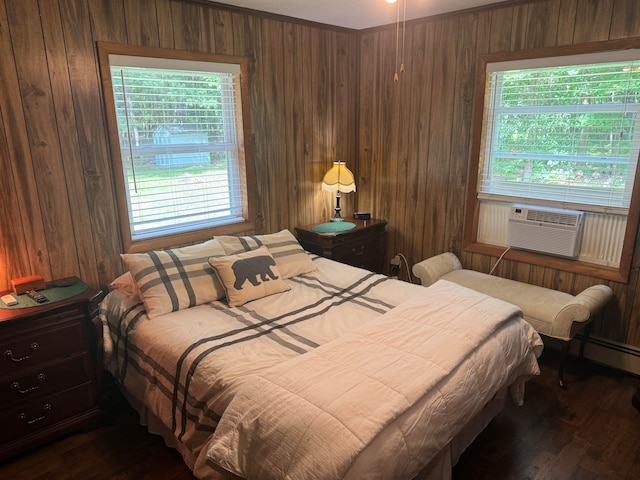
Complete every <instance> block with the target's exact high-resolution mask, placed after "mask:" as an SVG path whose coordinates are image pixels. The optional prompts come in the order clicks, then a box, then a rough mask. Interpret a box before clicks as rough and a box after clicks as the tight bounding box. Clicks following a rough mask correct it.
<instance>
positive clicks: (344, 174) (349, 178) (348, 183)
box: [322, 162, 356, 222]
mask: <svg viewBox="0 0 640 480" xmlns="http://www.w3.org/2000/svg"><path fill="white" fill-rule="evenodd" d="M322 190H324V191H326V192H336V211H335V214H334V215H333V217H331V221H332V222H342V221H343V220H344V219H343V218H342V215H340V194H341V193H349V192H355V191H356V182H355V180H354V178H353V173H351V170H349V169H348V168H347V166H346V164H345V163H344V162H333V167H331V170H329V171H328V172H327V173H325V175H324V178H323V179H322Z"/></svg>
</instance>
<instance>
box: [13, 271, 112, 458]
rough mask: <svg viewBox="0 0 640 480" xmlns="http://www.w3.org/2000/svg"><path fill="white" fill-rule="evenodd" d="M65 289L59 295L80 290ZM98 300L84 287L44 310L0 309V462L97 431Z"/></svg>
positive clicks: (97, 295)
mask: <svg viewBox="0 0 640 480" xmlns="http://www.w3.org/2000/svg"><path fill="white" fill-rule="evenodd" d="M73 281H74V282H76V283H75V285H69V286H68V287H66V288H76V289H80V288H83V287H86V285H85V284H82V283H81V282H80V280H79V279H75V278H74V279H73ZM63 288H64V287H60V288H59V290H62V289H63ZM72 291H73V290H69V292H72ZM43 293H44V294H45V296H46V294H47V290H44V291H43ZM63 296H64V293H62V295H61V297H63ZM100 297H101V292H100V291H97V290H94V289H92V288H91V287H89V288H86V289H85V290H84V291H82V292H80V293H78V294H76V295H73V296H71V297H70V298H65V299H62V300H59V301H52V302H50V303H47V304H42V305H36V306H31V307H26V308H16V309H5V308H1V309H0V355H1V356H2V358H0V424H2V429H0V461H2V460H5V459H7V458H8V457H11V456H13V455H16V454H18V453H21V452H22V451H24V450H27V449H29V448H32V447H35V446H37V445H40V444H42V443H44V442H47V441H49V440H52V439H54V438H56V437H59V436H61V435H64V434H66V433H69V432H71V431H73V430H77V429H88V428H92V427H94V426H97V424H98V421H99V418H100V410H99V407H98V375H99V372H100V363H101V360H100V359H101V351H102V349H101V345H102V326H101V324H100V321H99V319H98V302H99V301H100V299H101V298H100Z"/></svg>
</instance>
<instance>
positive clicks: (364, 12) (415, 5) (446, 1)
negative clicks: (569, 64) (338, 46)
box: [212, 0, 505, 30]
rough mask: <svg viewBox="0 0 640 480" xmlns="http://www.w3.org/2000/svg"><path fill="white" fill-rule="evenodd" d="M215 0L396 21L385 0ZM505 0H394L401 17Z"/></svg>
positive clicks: (351, 22)
mask: <svg viewBox="0 0 640 480" xmlns="http://www.w3.org/2000/svg"><path fill="white" fill-rule="evenodd" d="M212 1H215V2H216V3H223V4H227V5H234V6H237V7H243V8H250V9H252V10H260V11H263V12H269V13H277V14H279V15H286V16H288V17H294V18H299V19H303V20H310V21H312V22H319V23H326V24H329V25H336V26H339V27H346V28H353V29H357V30H360V29H363V28H369V27H377V26H380V25H388V24H392V23H395V22H396V18H397V11H398V4H397V3H393V4H390V3H387V2H386V1H385V0H212ZM499 1H505V0H398V2H399V3H400V18H401V20H402V18H403V14H404V7H405V2H406V14H407V15H406V19H407V20H411V19H414V18H421V17H428V16H431V15H438V14H440V13H447V12H453V11H456V10H464V9H467V8H473V7H479V6H481V5H488V4H490V3H499Z"/></svg>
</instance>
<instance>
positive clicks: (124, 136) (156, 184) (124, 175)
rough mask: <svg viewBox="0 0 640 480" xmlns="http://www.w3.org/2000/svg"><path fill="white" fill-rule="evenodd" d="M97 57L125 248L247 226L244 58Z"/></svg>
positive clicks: (110, 51) (155, 53)
mask: <svg viewBox="0 0 640 480" xmlns="http://www.w3.org/2000/svg"><path fill="white" fill-rule="evenodd" d="M131 48H135V50H136V51H134V52H128V49H131ZM122 50H125V51H124V52H123V51H122ZM99 51H100V53H101V69H102V75H103V88H104V90H105V91H104V94H105V106H106V110H107V116H108V119H109V129H110V134H111V148H112V156H113V157H114V167H115V168H114V171H116V177H117V178H116V185H117V186H118V202H119V212H120V217H121V218H120V219H121V228H122V230H123V232H122V236H123V243H124V244H125V249H126V250H127V251H138V250H144V249H148V248H151V247H153V248H155V247H157V246H158V245H162V246H164V245H167V244H175V243H183V242H184V243H186V242H189V241H194V240H200V239H202V238H210V237H211V236H212V232H213V231H216V229H218V230H217V231H216V233H218V232H220V233H222V232H224V233H230V232H232V231H243V230H247V229H249V228H250V226H249V224H250V222H251V214H250V212H251V210H252V209H251V205H250V204H249V203H250V201H251V198H250V195H249V194H248V189H249V188H250V187H249V182H248V181H247V167H248V165H247V164H248V162H247V158H246V150H245V146H244V145H245V137H246V136H247V132H245V128H246V127H245V123H246V122H245V121H244V119H243V115H242V113H243V108H242V105H243V103H242V102H243V100H244V98H243V94H244V96H246V93H244V92H242V88H241V85H242V83H241V74H242V62H243V60H242V59H237V58H236V57H231V58H226V57H224V58H221V57H210V58H209V56H202V55H194V54H187V53H185V52H182V54H180V52H176V51H173V50H160V49H146V48H141V47H126V46H119V45H118V46H116V45H113V44H102V45H100V46H99ZM176 57H188V58H176ZM221 60H230V61H221ZM221 228H222V229H223V230H219V229H221Z"/></svg>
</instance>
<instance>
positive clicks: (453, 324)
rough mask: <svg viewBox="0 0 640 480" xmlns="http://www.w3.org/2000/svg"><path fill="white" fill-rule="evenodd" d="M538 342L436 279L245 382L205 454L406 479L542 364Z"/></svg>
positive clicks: (497, 307)
mask: <svg viewBox="0 0 640 480" xmlns="http://www.w3.org/2000/svg"><path fill="white" fill-rule="evenodd" d="M541 346H542V343H541V342H540V339H539V337H538V335H537V334H536V333H535V331H533V329H532V328H531V327H530V326H529V325H528V324H527V323H526V322H525V321H524V320H522V319H521V318H520V312H519V310H518V309H517V308H516V307H514V306H512V305H510V304H507V303H504V302H501V301H500V300H496V299H493V298H490V297H487V296H484V295H481V294H478V293H476V292H474V291H471V290H468V289H465V288H462V287H459V286H458V285H455V284H453V283H449V282H445V281H440V282H437V283H436V284H435V285H433V286H432V287H429V288H428V289H424V291H423V292H422V293H421V294H420V295H418V296H417V297H414V298H412V299H410V300H408V301H406V302H404V303H403V304H401V305H400V306H398V307H396V308H395V309H393V310H391V311H389V312H388V313H386V314H384V315H383V316H381V317H379V318H377V319H375V320H372V321H371V322H368V323H367V324H366V325H364V326H363V327H361V328H358V329H357V330H355V331H353V332H351V333H349V334H347V335H345V336H343V337H340V338H339V339H337V340H334V341H332V342H329V343H327V344H325V345H322V346H320V347H318V348H316V349H314V350H313V351H311V352H308V353H307V354H305V355H301V356H298V357H295V358H293V359H291V360H288V361H287V362H285V363H283V364H280V365H277V366H275V367H272V368H270V369H268V370H266V371H265V372H264V373H262V374H260V375H256V376H255V377H253V378H251V379H250V380H247V381H246V382H245V383H244V384H243V385H242V386H241V387H240V388H239V390H238V392H237V394H236V395H235V396H234V398H233V400H232V401H231V403H230V404H229V406H228V407H227V409H226V410H225V413H224V415H223V416H222V418H221V420H220V422H219V424H218V426H217V428H216V431H215V432H214V434H213V437H212V440H211V442H210V443H209V445H208V447H207V451H206V457H207V460H208V461H209V462H211V463H214V464H216V465H218V466H221V467H222V468H224V469H225V470H227V471H229V472H232V473H234V474H236V475H238V476H241V477H243V478H247V479H260V480H269V479H292V480H293V479H305V480H306V479H318V480H319V479H327V480H335V479H341V478H354V479H355V478H393V479H405V478H406V479H410V478H413V477H414V476H415V475H416V474H417V473H418V472H419V471H420V470H421V469H422V468H423V467H424V466H425V465H426V464H427V463H428V462H429V461H430V460H431V459H432V458H433V457H434V456H435V455H436V454H437V453H438V452H439V451H440V450H441V449H442V448H443V447H444V446H445V445H447V444H448V443H449V442H450V441H451V439H452V438H453V437H454V436H455V435H456V433H458V432H459V431H460V430H461V429H462V427H463V426H464V424H465V423H466V421H467V420H468V419H469V418H471V417H473V416H474V415H475V414H476V413H477V412H479V411H480V410H481V409H482V407H483V406H484V405H485V404H486V403H487V402H488V401H489V400H490V399H491V398H492V396H493V395H494V394H495V392H496V391H497V390H498V389H499V388H500V387H501V386H503V385H508V384H511V383H513V382H519V381H522V379H523V378H526V377H527V376H529V375H534V374H538V373H539V371H538V366H537V362H536V358H537V355H539V353H540V349H541ZM382 432H384V435H380V434H381V433H382ZM367 449H368V450H369V452H368V453H367V455H361V454H362V452H363V451H366V450H367ZM371 450H373V451H374V453H373V454H372V452H371ZM362 458H366V461H365V460H360V459H362Z"/></svg>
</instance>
